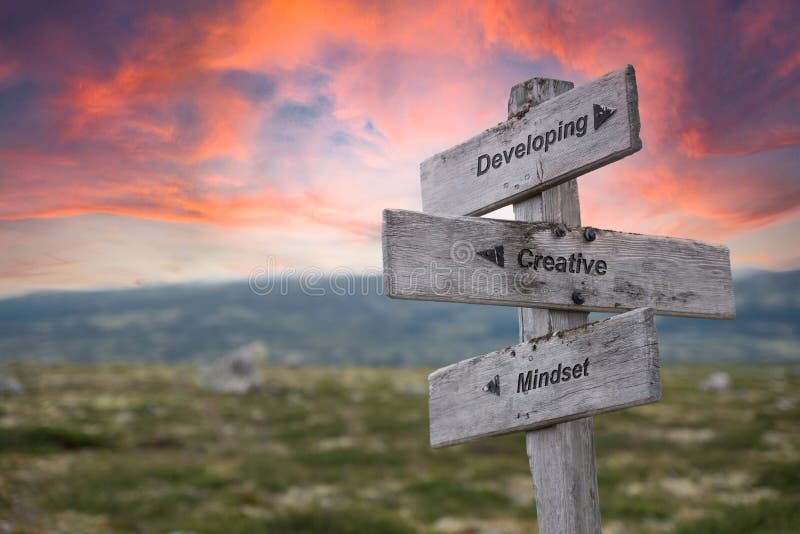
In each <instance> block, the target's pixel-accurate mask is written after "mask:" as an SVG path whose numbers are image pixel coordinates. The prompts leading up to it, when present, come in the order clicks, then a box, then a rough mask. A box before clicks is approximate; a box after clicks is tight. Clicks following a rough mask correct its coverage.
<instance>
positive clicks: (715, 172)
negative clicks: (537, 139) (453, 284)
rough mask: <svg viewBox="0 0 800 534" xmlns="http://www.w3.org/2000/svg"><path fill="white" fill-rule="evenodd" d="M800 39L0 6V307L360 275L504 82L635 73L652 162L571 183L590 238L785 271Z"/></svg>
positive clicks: (647, 17)
mask: <svg viewBox="0 0 800 534" xmlns="http://www.w3.org/2000/svg"><path fill="white" fill-rule="evenodd" d="M798 28H800V2H797V1H793V0H785V1H750V2H748V1H742V2H727V3H726V2H637V1H630V2H605V1H604V2H573V1H555V2H471V1H465V0H460V1H458V2H446V3H442V4H435V3H434V2H429V1H425V2H418V3H415V2H408V1H401V2H385V3H383V2H363V3H360V2H298V1H289V2H256V1H230V2H200V1H169V0H137V1H129V2H115V1H107V0H106V1H99V2H88V1H87V2H66V1H53V2H35V1H31V0H23V1H16V0H10V1H9V0H5V1H4V2H2V6H1V7H0V245H1V246H2V255H0V273H1V274H0V295H9V294H19V293H24V292H29V291H35V290H40V289H79V288H95V287H133V286H138V285H149V284H156V283H164V282H184V281H195V280H218V279H230V278H246V277H247V276H248V274H249V273H250V272H251V271H252V270H253V269H254V268H258V267H259V266H267V265H268V264H270V265H274V266H275V267H276V268H278V269H285V268H295V269H299V268H302V267H308V266H317V267H319V268H321V269H324V270H332V269H336V268H349V269H352V270H355V271H356V272H365V271H366V272H370V271H372V272H374V271H375V270H377V269H380V267H381V253H380V223H381V210H382V209H383V208H386V207H394V208H408V209H420V207H421V202H420V190H419V163H420V162H421V161H422V160H424V159H425V158H427V157H428V156H431V155H432V154H434V153H436V152H440V151H442V150H444V149H447V148H450V147H451V146H453V145H455V144H458V143H460V142H462V141H465V140H466V139H468V138H469V137H471V136H473V135H475V134H477V133H479V132H481V131H482V130H483V129H485V128H487V127H490V126H493V125H495V124H496V123H498V122H500V121H503V120H505V116H506V102H507V99H508V91H509V88H510V87H511V86H512V85H513V84H515V83H517V82H520V81H523V80H525V79H528V78H530V77H533V76H545V77H552V78H560V79H565V80H572V81H574V82H575V83H576V85H580V84H582V83H585V82H587V81H590V80H592V79H593V78H596V77H598V76H600V75H602V74H604V73H606V72H608V71H611V70H614V69H617V68H619V67H621V66H623V65H625V64H627V63H630V64H632V65H633V66H634V67H635V69H636V75H637V80H638V87H639V107H640V113H641V121H642V129H641V138H642V141H643V143H644V148H643V149H642V151H640V152H638V153H636V154H634V155H632V156H630V157H628V158H625V159H623V160H621V161H619V162H617V163H614V164H611V165H609V166H606V167H605V168H603V169H601V170H598V171H595V172H592V173H590V174H587V175H585V176H583V177H581V178H580V179H579V186H580V194H581V209H582V214H583V221H584V224H587V225H592V226H597V227H600V228H608V229H615V230H623V231H633V232H640V233H651V234H660V235H671V236H678V237H689V238H693V239H700V240H704V241H710V242H716V243H725V244H726V245H728V246H730V248H731V253H732V261H733V264H734V269H735V270H737V271H739V272H741V271H742V270H744V269H749V268H754V267H756V268H766V269H775V270H785V269H795V268H798V267H800V247H798V243H800V237H798V236H799V235H800V170H799V169H800V83H799V82H800V38H798ZM502 215H504V216H509V212H508V210H506V211H505V212H504V213H503V214H502Z"/></svg>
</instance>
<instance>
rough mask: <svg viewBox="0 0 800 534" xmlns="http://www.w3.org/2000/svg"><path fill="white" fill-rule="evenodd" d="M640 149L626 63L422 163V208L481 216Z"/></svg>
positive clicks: (632, 75) (632, 78)
mask: <svg viewBox="0 0 800 534" xmlns="http://www.w3.org/2000/svg"><path fill="white" fill-rule="evenodd" d="M596 106H597V107H596ZM612 110H613V111H612ZM641 147H642V142H641V140H640V139H639V108H638V96H637V90H636V76H635V73H634V70H633V67H632V66H630V65H628V66H626V67H623V68H621V69H619V70H616V71H613V72H610V73H608V74H606V75H605V76H602V77H600V78H598V79H596V80H594V81H592V82H590V83H588V84H586V85H583V86H581V87H578V88H575V89H572V90H570V91H566V92H564V93H563V94H561V95H559V96H557V97H554V98H552V99H550V100H547V101H546V102H543V103H541V104H539V105H537V106H535V107H533V108H531V109H530V111H527V112H525V110H524V109H523V110H522V111H520V113H519V114H518V115H516V116H514V117H513V118H511V119H509V120H508V121H507V122H504V123H502V124H499V125H498V126H495V127H494V128H490V129H489V130H486V131H485V132H483V133H482V134H479V135H477V136H475V137H473V138H472V139H470V140H469V141H467V142H465V143H463V144H461V145H458V146H456V147H454V148H451V149H449V150H446V151H444V152H441V153H439V154H436V155H435V156H433V157H431V158H428V159H427V160H425V161H424V162H422V164H421V165H420V177H421V187H422V206H423V211H425V212H426V213H435V214H437V215H480V214H483V213H488V212H489V211H492V210H494V209H497V208H499V207H502V206H504V205H506V204H509V203H512V202H517V201H519V200H522V199H524V198H526V197H529V196H531V195H534V194H536V193H539V192H541V191H543V190H545V189H547V188H550V187H553V186H555V185H558V184H560V183H562V182H565V181H567V180H570V179H573V178H575V177H577V176H580V175H582V174H585V173H587V172H589V171H591V170H594V169H597V168H598V167H601V166H603V165H606V164H607V163H611V162H612V161H616V160H618V159H620V158H623V157H625V156H627V155H629V154H632V153H634V152H636V151H637V150H639V149H640V148H641Z"/></svg>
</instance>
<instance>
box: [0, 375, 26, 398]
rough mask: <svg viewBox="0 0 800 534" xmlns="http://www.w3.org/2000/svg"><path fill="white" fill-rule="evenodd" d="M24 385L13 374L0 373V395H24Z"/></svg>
mask: <svg viewBox="0 0 800 534" xmlns="http://www.w3.org/2000/svg"><path fill="white" fill-rule="evenodd" d="M24 394H25V387H24V386H23V385H22V384H21V383H20V381H19V380H17V379H16V378H14V377H13V376H8V375H0V395H24Z"/></svg>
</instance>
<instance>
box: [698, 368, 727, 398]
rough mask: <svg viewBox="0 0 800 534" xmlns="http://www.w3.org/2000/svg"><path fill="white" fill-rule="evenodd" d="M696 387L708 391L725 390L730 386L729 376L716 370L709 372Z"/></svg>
mask: <svg viewBox="0 0 800 534" xmlns="http://www.w3.org/2000/svg"><path fill="white" fill-rule="evenodd" d="M698 387H699V389H700V391H706V392H708V393H718V392H720V391H727V390H729V389H730V388H731V376H730V375H729V374H728V373H725V372H722V371H717V372H715V373H711V374H710V375H709V376H708V378H706V379H705V380H703V381H702V382H701V383H700V386H698Z"/></svg>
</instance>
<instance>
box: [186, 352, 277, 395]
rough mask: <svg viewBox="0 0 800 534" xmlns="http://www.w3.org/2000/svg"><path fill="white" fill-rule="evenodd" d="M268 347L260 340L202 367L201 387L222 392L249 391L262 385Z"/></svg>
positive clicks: (239, 392)
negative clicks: (262, 371)
mask: <svg viewBox="0 0 800 534" xmlns="http://www.w3.org/2000/svg"><path fill="white" fill-rule="evenodd" d="M266 356H267V348H266V347H265V346H264V344H263V343H261V342H260V341H255V342H253V343H249V344H247V345H244V346H242V347H239V348H238V349H235V350H233V351H231V352H229V353H227V354H226V355H224V356H223V357H222V358H220V359H218V360H216V361H214V362H212V363H210V364H208V365H203V366H201V367H200V370H199V383H200V387H202V388H204V389H208V390H211V391H217V392H220V393H237V394H243V393H248V392H249V391H253V390H256V389H258V388H259V387H261V385H262V384H263V383H264V378H263V376H262V373H261V368H260V364H261V363H262V362H263V361H265V360H266Z"/></svg>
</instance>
